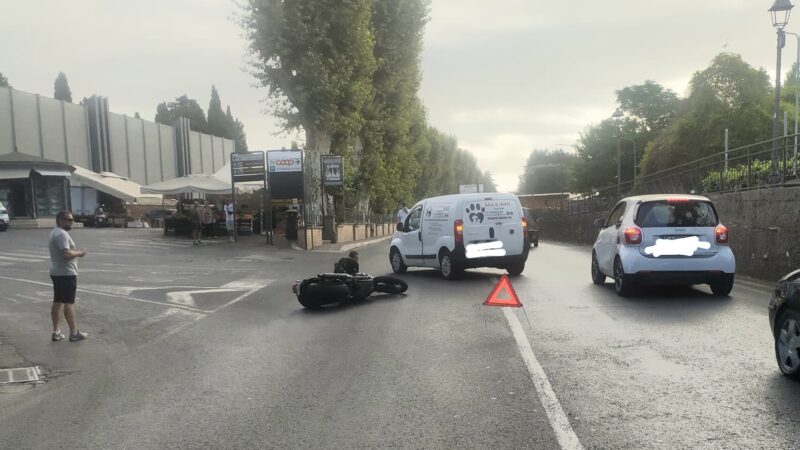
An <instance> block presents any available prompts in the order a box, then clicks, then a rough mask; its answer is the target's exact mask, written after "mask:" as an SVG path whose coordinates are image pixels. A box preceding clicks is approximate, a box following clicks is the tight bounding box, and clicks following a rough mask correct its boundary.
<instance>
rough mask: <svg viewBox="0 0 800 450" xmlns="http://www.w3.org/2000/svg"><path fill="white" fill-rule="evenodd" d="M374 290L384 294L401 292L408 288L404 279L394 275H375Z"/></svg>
mask: <svg viewBox="0 0 800 450" xmlns="http://www.w3.org/2000/svg"><path fill="white" fill-rule="evenodd" d="M374 281H375V290H376V291H378V292H383V293H385V294H402V293H403V292H405V291H406V290H408V284H406V282H405V281H403V280H401V279H399V278H394V277H375V279H374Z"/></svg>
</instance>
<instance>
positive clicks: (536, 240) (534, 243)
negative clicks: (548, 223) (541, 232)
mask: <svg viewBox="0 0 800 450" xmlns="http://www.w3.org/2000/svg"><path fill="white" fill-rule="evenodd" d="M533 246H534V247H538V246H539V238H536V239H534V240H533Z"/></svg>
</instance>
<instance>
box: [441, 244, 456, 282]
mask: <svg viewBox="0 0 800 450" xmlns="http://www.w3.org/2000/svg"><path fill="white" fill-rule="evenodd" d="M439 271H440V272H441V274H442V278H444V279H445V280H455V279H456V278H458V276H459V275H461V270H460V268H459V267H458V266H457V265H456V263H455V261H453V255H451V254H450V252H448V251H443V252H442V253H441V254H440V255H439Z"/></svg>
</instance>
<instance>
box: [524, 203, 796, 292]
mask: <svg viewBox="0 0 800 450" xmlns="http://www.w3.org/2000/svg"><path fill="white" fill-rule="evenodd" d="M709 198H710V199H711V200H712V201H713V202H714V206H715V207H716V209H717V214H719V217H720V221H721V222H722V223H723V224H724V225H725V226H726V227H727V228H728V232H729V235H730V246H731V249H733V252H734V254H735V255H736V272H737V273H738V274H741V275H746V276H750V277H755V278H760V279H763V280H766V281H770V282H772V281H775V280H777V279H778V278H780V277H781V276H783V275H784V274H786V273H787V272H790V271H792V270H795V269H797V268H800V187H784V188H773V189H759V190H753V191H747V192H731V193H725V194H712V195H709ZM536 214H537V215H538V216H539V217H540V219H539V226H540V230H541V231H540V233H541V238H542V239H543V240H554V241H561V242H569V243H576V244H587V245H592V244H594V241H595V239H596V238H597V233H598V229H597V228H595V227H594V226H593V225H592V222H593V221H594V219H600V218H602V219H605V218H606V217H607V216H608V211H603V212H597V213H594V214H579V215H573V216H569V215H566V214H565V213H562V212H559V211H537V212H536Z"/></svg>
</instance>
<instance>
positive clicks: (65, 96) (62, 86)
mask: <svg viewBox="0 0 800 450" xmlns="http://www.w3.org/2000/svg"><path fill="white" fill-rule="evenodd" d="M53 98H55V99H56V100H64V101H65V102H68V103H72V91H71V90H70V89H69V82H68V81H67V76H66V75H64V72H59V73H58V76H57V77H56V81H55V85H54V88H53Z"/></svg>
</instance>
